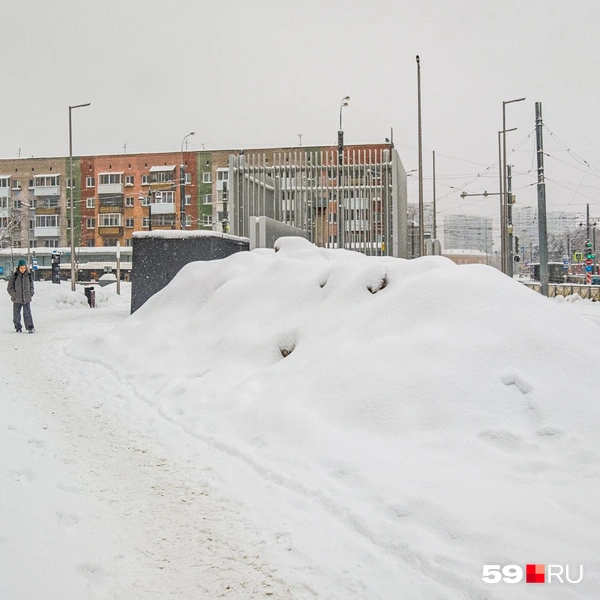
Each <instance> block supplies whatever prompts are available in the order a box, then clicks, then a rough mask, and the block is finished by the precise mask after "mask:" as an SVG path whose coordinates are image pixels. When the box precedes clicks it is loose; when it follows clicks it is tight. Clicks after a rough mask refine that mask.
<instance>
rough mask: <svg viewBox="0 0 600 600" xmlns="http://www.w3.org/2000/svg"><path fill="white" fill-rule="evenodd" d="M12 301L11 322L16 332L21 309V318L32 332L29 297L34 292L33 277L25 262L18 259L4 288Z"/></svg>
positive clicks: (19, 321)
mask: <svg viewBox="0 0 600 600" xmlns="http://www.w3.org/2000/svg"><path fill="white" fill-rule="evenodd" d="M6 289H7V290H8V293H9V294H10V299H11V300H12V302H13V323H14V324H15V330H16V331H17V333H21V330H22V327H21V309H23V320H24V321H25V327H26V329H27V331H29V333H33V332H34V331H35V329H34V328H33V317H32V316H31V299H32V298H33V295H34V294H35V291H34V289H33V277H32V276H31V271H30V270H29V269H28V268H27V262H26V261H25V260H23V259H21V260H19V262H18V264H17V268H16V269H15V270H14V272H13V273H12V274H11V276H10V278H9V280H8V287H7V288H6Z"/></svg>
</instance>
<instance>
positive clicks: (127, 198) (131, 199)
mask: <svg viewBox="0 0 600 600" xmlns="http://www.w3.org/2000/svg"><path fill="white" fill-rule="evenodd" d="M134 202H135V198H134V197H133V196H125V206H133V205H134Z"/></svg>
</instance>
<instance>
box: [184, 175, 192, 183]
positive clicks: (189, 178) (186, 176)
mask: <svg viewBox="0 0 600 600" xmlns="http://www.w3.org/2000/svg"><path fill="white" fill-rule="evenodd" d="M191 183H192V174H191V173H186V174H185V184H186V185H190V184H191Z"/></svg>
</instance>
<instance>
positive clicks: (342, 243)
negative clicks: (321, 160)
mask: <svg viewBox="0 0 600 600" xmlns="http://www.w3.org/2000/svg"><path fill="white" fill-rule="evenodd" d="M349 101H350V96H344V97H343V98H342V101H341V102H340V128H339V129H338V178H337V180H338V189H337V192H338V194H337V195H338V214H337V232H338V246H337V247H338V248H345V247H346V231H345V227H346V224H345V222H344V221H345V210H344V190H343V187H342V184H343V172H344V129H343V127H342V111H343V110H344V107H346V106H348V102H349Z"/></svg>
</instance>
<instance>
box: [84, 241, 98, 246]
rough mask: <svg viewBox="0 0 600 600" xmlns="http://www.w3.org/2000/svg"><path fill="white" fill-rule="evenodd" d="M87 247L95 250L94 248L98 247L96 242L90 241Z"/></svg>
mask: <svg viewBox="0 0 600 600" xmlns="http://www.w3.org/2000/svg"><path fill="white" fill-rule="evenodd" d="M85 245H86V246H87V247H88V248H94V246H95V245H96V240H88V241H87V242H86V243H85Z"/></svg>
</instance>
